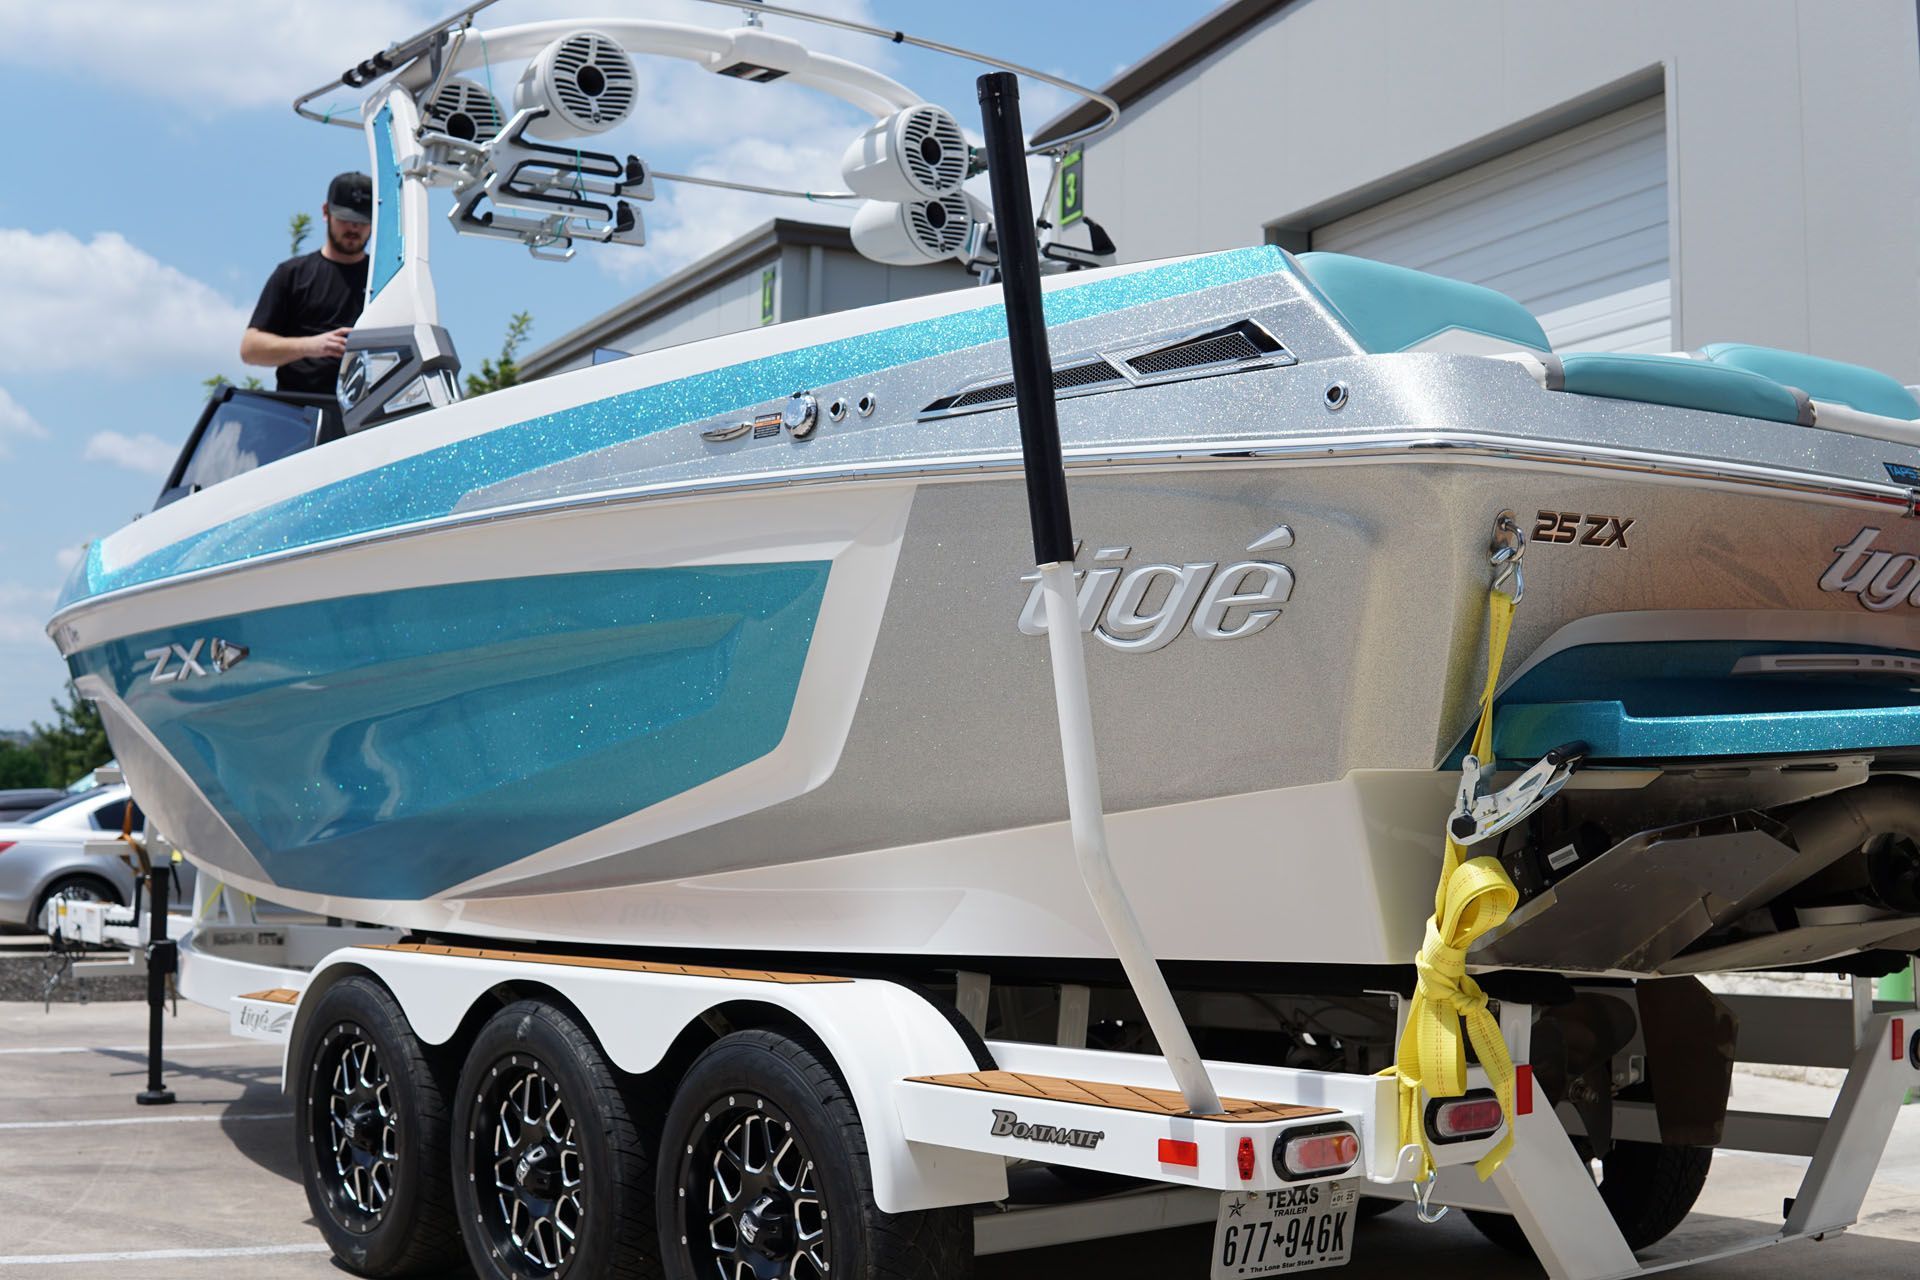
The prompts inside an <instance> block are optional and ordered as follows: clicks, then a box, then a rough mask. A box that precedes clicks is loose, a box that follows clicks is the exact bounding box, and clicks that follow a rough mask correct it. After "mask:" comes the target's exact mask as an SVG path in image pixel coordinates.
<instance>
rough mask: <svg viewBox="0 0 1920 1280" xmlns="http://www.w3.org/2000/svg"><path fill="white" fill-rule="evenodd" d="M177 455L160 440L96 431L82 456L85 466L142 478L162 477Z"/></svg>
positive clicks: (145, 436) (173, 447)
mask: <svg viewBox="0 0 1920 1280" xmlns="http://www.w3.org/2000/svg"><path fill="white" fill-rule="evenodd" d="M179 452H180V448H179V446H178V445H173V444H168V443H167V442H166V441H165V440H162V439H161V438H160V437H159V436H150V435H146V434H145V433H142V434H140V435H137V436H128V435H122V434H121V433H120V432H118V431H97V432H95V433H94V434H93V435H91V436H89V437H88V438H87V448H86V452H85V453H83V454H82V455H81V456H82V457H83V458H85V459H86V461H88V462H105V463H110V464H112V465H113V466H116V467H125V468H126V469H127V470H128V471H137V472H140V473H141V474H142V475H150V476H164V475H166V474H167V472H168V471H170V470H171V469H172V468H173V460H174V456H175V455H176V454H178V453H179ZM62 554H63V555H64V554H65V553H64V552H63V553H62Z"/></svg>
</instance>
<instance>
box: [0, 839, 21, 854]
mask: <svg viewBox="0 0 1920 1280" xmlns="http://www.w3.org/2000/svg"><path fill="white" fill-rule="evenodd" d="M19 843H20V842H19V841H18V840H0V853H5V852H6V851H7V850H9V849H11V848H13V846H15V845H16V844H19Z"/></svg>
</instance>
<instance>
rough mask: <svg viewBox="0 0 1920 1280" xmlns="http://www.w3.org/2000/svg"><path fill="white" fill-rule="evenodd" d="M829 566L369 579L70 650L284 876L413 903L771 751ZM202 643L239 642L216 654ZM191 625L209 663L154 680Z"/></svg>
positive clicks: (788, 708) (319, 889)
mask: <svg viewBox="0 0 1920 1280" xmlns="http://www.w3.org/2000/svg"><path fill="white" fill-rule="evenodd" d="M828 569H829V562H827V561H806V562H797V563H791V564H766V565H727V566H716V567H712V568H701V569H640V570H628V571H622V572H609V573H581V574H558V575H552V576H541V577H532V578H516V579H510V580H504V581H494V582H475V583H461V584H455V585H449V586H438V587H427V588H419V589H414V590H407V591H392V592H382V593H378V594H370V595H360V596H351V597H347V598H343V599H335V600H325V601H319V602H316V603H309V604H298V605H290V606H286V607H283V608H274V609H262V610H258V611H256V612H251V613H245V614H238V615H234V616H230V617H222V618H210V619H207V620H205V621H204V622H196V623H193V624H190V625H188V626H184V627H175V628H169V629H167V630H164V631H151V632H146V633H143V634H140V635H134V636H128V637H126V638H124V639H122V640H117V641H114V642H112V643H110V644H106V645H102V646H99V647H98V648H94V649H90V650H87V651H86V652H84V653H81V654H79V655H77V656H76V657H74V658H73V659H72V663H71V665H72V667H73V671H74V674H75V675H83V674H91V675H96V676H99V677H101V678H102V679H104V680H105V681H107V682H108V683H109V684H111V685H112V686H113V688H114V689H115V690H116V691H117V692H118V693H119V695H120V697H121V698H122V699H123V700H124V701H125V702H126V703H127V705H128V707H129V708H130V709H131V711H132V712H133V714H134V715H135V716H136V717H138V718H139V720H140V721H141V722H142V723H143V724H144V725H145V726H146V727H147V728H148V729H149V730H150V731H151V732H152V733H153V734H154V735H155V736H156V737H158V738H159V739H160V741H161V743H162V744H163V745H164V746H165V747H166V749H167V751H168V753H169V754H170V755H171V756H172V757H173V758H174V759H175V760H176V761H177V762H178V763H179V764H180V765H181V767H182V768H184V769H185V770H186V772H187V774H188V775H189V776H190V777H191V778H192V779H193V781H194V782H195V784H196V785H197V786H198V787H199V788H200V790H201V791H202V793H203V794H204V795H205V796H206V797H207V799H208V800H209V802H211V803H212V805H213V806H214V807H215V808H216V809H217V810H219V812H220V814H221V816H222V817H223V818H225V819H226V821H227V823H228V824H229V825H230V826H231V827H232V828H233V830H234V832H235V833H236V834H237V835H238V836H239V837H240V839H241V840H242V841H243V842H244V843H245V844H246V845H247V847H248V848H249V849H250V850H251V851H252V852H253V854H254V856H255V857H256V858H258V859H259V861H260V864H261V866H262V867H264V868H265V869H266V871H267V873H268V874H269V875H270V876H271V877H272V878H273V879H274V881H275V882H276V883H277V884H280V885H283V886H285V887H287V888H291V889H298V890H302V891H305V892H310V893H327V894H338V895H343V896H348V897H355V898H387V899H396V898H397V899H412V898H422V897H426V896H429V895H432V894H435V893H439V892H441V891H444V890H446V889H448V888H450V887H451V886H453V885H456V884H458V883H460V882H462V881H464V880H467V879H470V878H472V877H474V876H477V875H480V874H482V873H484V872H488V871H492V870H495V869H497V868H499V867H502V866H505V865H507V864H509V863H512V862H515V861H518V860H519V859H521V858H524V857H527V856H529V855H531V854H534V853H538V852H539V851H540V850H542V849H545V848H549V847H551V846H552V845H555V844H558V843H560V842H561V841H563V840H567V839H570V838H571V837H573V836H576V835H579V834H580V833H582V832H584V831H589V830H592V829H593V828H595V827H599V826H603V825H605V824H606V823H609V822H612V821H614V820H615V819H618V818H622V817H625V816H626V815H628V814H630V813H634V812H636V811H638V810H640V809H644V808H646V807H647V806H648V805H651V804H654V803H657V802H658V801H661V800H664V799H667V798H669V797H671V796H674V795H678V794H679V793H681V792H683V791H686V790H688V789H690V788H692V787H695V786H698V785H700V784H701V783H703V782H706V781H709V780H710V779H713V778H716V777H719V776H720V775H722V774H724V773H727V772H729V771H731V770H733V769H737V768H739V767H740V766H741V765H744V764H747V763H749V762H750V761H753V760H756V759H758V758H760V757H761V756H764V755H766V754H767V753H769V752H771V751H772V750H773V749H774V747H775V746H777V745H778V744H779V742H780V740H781V738H782V737H783V736H784V735H785V733H786V730H787V722H788V720H789V718H790V716H791V713H792V710H793V704H794V698H795V694H796V692H797V690H798V688H799V683H800V673H801V668H802V666H803V665H804V663H805V661H806V655H807V650H808V646H809V642H810V641H811V638H812V635H813V629H814V624H815V622H816V620H817V618H818V614H819V608H820V600H821V596H822V594H823V592H824V591H825V589H826V583H827V575H828ZM215 638H218V639H219V640H223V641H226V642H227V643H229V644H233V645H243V646H245V647H246V648H247V649H248V650H249V653H248V656H247V658H246V659H245V660H244V661H243V662H241V663H239V664H238V665H236V666H234V667H232V668H231V669H230V670H227V671H225V672H215V671H214V670H213V668H212V665H211V659H210V651H211V647H212V642H213V640H214V639H215ZM197 641H199V642H204V643H203V645H202V648H201V650H200V651H199V655H198V657H199V661H200V664H201V665H202V666H203V667H205V668H206V669H207V674H206V675H204V676H195V677H191V678H187V679H181V680H175V681H171V682H163V683H156V682H155V681H154V680H153V678H152V674H151V673H152V669H153V667H154V662H153V660H152V659H149V658H147V657H145V654H146V653H147V651H148V650H150V649H154V648H158V647H161V646H163V645H165V646H171V645H176V644H177V645H180V646H181V647H182V648H183V649H191V647H192V646H193V645H194V644H195V642H197ZM167 665H168V668H169V669H172V668H174V667H177V666H178V665H179V664H178V663H177V662H170V663H169V664H167Z"/></svg>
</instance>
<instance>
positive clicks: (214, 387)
mask: <svg viewBox="0 0 1920 1280" xmlns="http://www.w3.org/2000/svg"><path fill="white" fill-rule="evenodd" d="M232 383H233V379H232V378H229V377H228V376H227V375H226V374H224V373H216V374H214V375H213V376H212V377H211V378H202V379H200V385H201V386H203V387H205V388H206V389H207V394H208V395H212V394H214V393H215V392H217V391H218V390H220V388H222V387H224V386H228V385H230V384H232ZM266 385H267V384H266V383H264V382H262V381H260V379H258V378H256V377H254V376H253V375H252V374H248V375H247V376H246V377H244V378H242V379H241V380H240V383H239V386H240V389H241V390H242V391H258V390H260V389H261V388H262V387H264V386H266Z"/></svg>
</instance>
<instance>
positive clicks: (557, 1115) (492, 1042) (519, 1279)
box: [452, 1000, 660, 1280]
mask: <svg viewBox="0 0 1920 1280" xmlns="http://www.w3.org/2000/svg"><path fill="white" fill-rule="evenodd" d="M455 1096H456V1097H457V1098H458V1099H459V1104H460V1123H459V1125H458V1126H457V1127H456V1129H455V1131H454V1135H453V1163H452V1168H453V1175H454V1203H455V1205H456V1207H457V1208H458V1210H459V1215H460V1224H461V1226H462V1228H463V1230H462V1233H461V1234H462V1236H463V1238H464V1239H465V1240H466V1245H467V1257H468V1259H469V1260H470V1261H471V1262H472V1263H473V1269H474V1270H475V1271H476V1272H478V1273H479V1275H480V1276H481V1277H483V1280H545V1278H547V1277H562V1276H575V1277H579V1278H580V1280H600V1277H618V1278H620V1280H656V1278H657V1277H658V1276H659V1274H660V1265H659V1260H658V1258H657V1257H656V1255H655V1234H656V1233H655V1231H654V1224H653V1160H652V1152H653V1144H652V1143H651V1142H650V1141H649V1140H648V1138H647V1136H646V1135H645V1134H643V1132H642V1129H641V1127H640V1126H639V1124H637V1123H636V1121H635V1108H634V1106H633V1104H632V1100H631V1098H630V1097H629V1094H628V1092H627V1091H626V1089H625V1088H623V1085H622V1077H621V1076H619V1075H618V1074H617V1073H616V1072H615V1071H614V1069H613V1066H612V1064H610V1063H609V1062H608V1061H607V1058H606V1055H605V1054H604V1053H602V1052H601V1050H600V1046H599V1045H598V1044H596V1043H595V1042H594V1040H593V1037H592V1036H590V1035H588V1034H587V1032H586V1030H585V1029H584V1028H583V1027H581V1026H580V1024H579V1023H577V1022H575V1021H574V1019H573V1018H572V1016H571V1015H569V1014H568V1013H566V1012H565V1011H563V1010H560V1009H557V1008H555V1007H553V1006H552V1005H548V1004H543V1003H541V1002H539V1001H536V1000H521V1001H518V1002H516V1003H514V1004H510V1005H508V1006H507V1007H506V1008H504V1009H502V1010H500V1012H499V1013H496V1014H495V1015H494V1016H493V1017H492V1019H490V1020H489V1021H488V1022H487V1024H486V1026H484V1027H482V1028H481V1029H480V1034H479V1035H478V1036H477V1037H475V1038H474V1042H473V1048H472V1049H471V1050H470V1051H469V1052H468V1054H467V1063H466V1067H465V1069H463V1070H462V1071H461V1073H460V1087H459V1090H458V1092H457V1093H456V1095H455ZM643 1118H644V1117H643Z"/></svg>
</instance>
